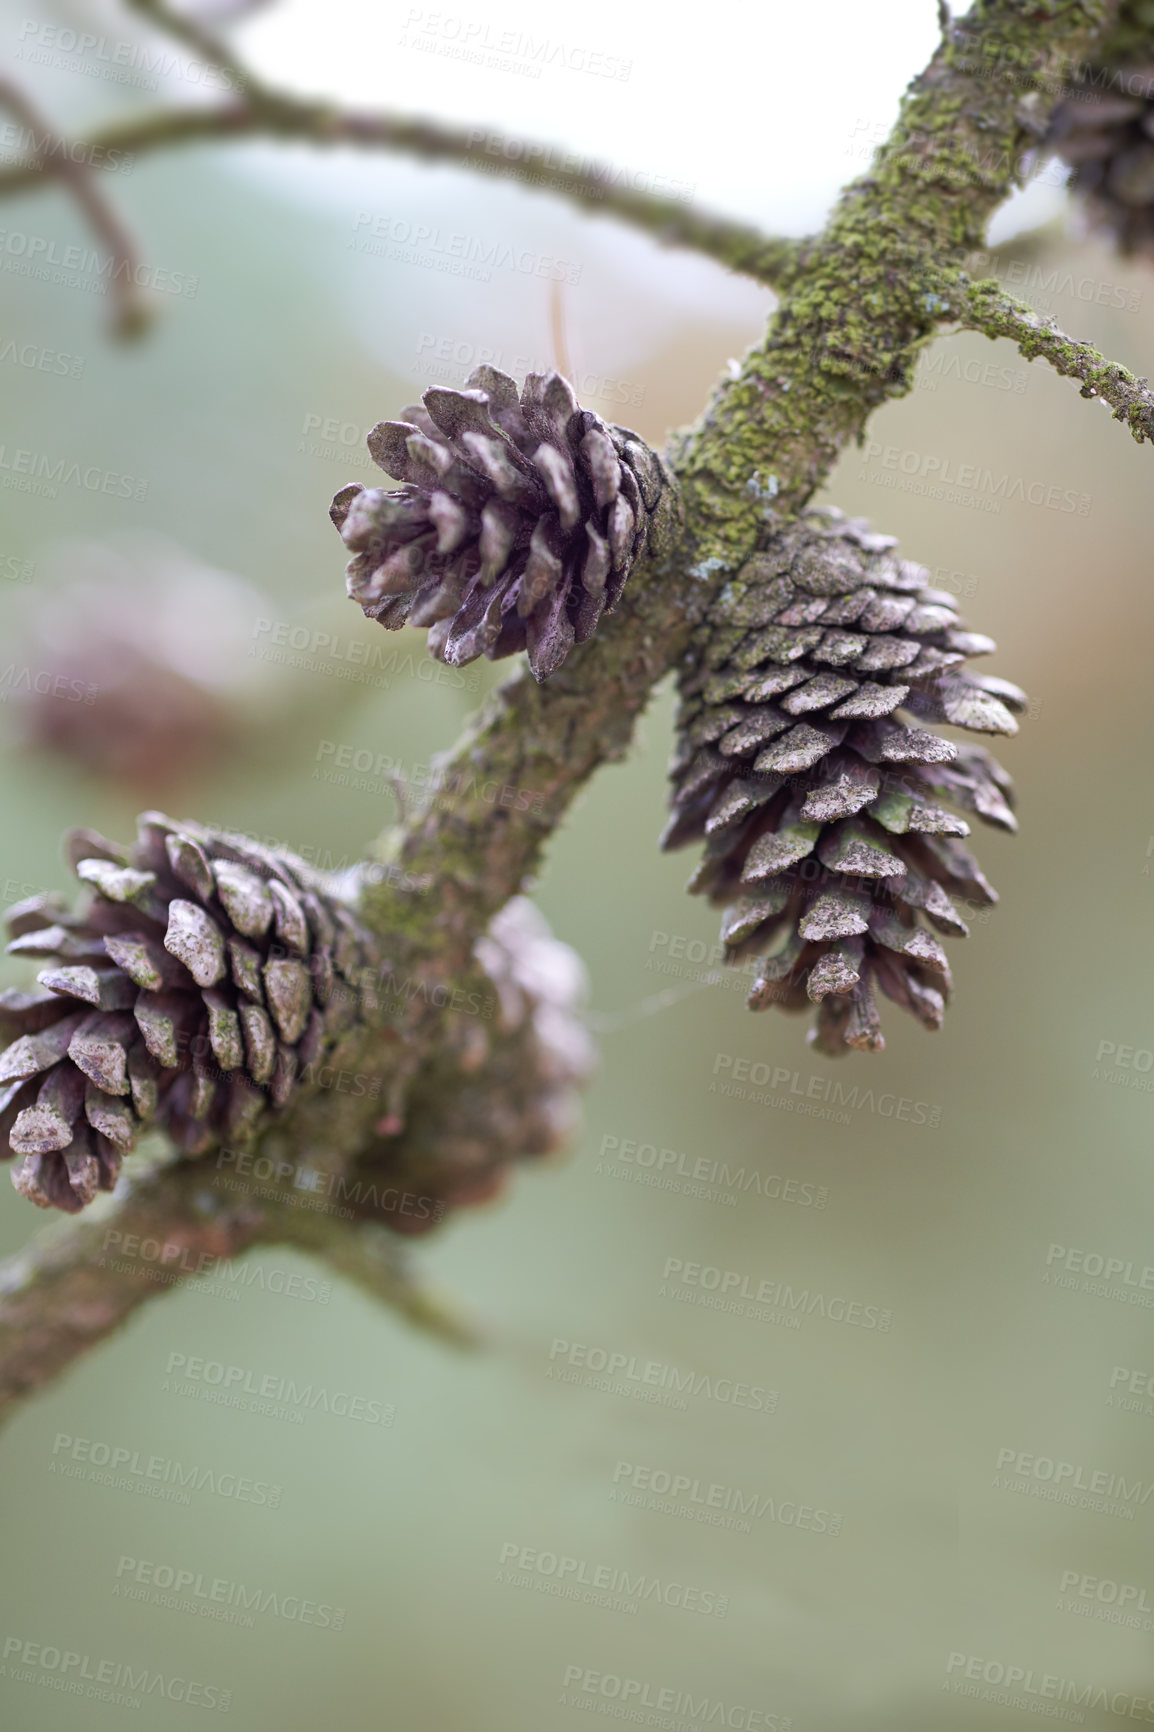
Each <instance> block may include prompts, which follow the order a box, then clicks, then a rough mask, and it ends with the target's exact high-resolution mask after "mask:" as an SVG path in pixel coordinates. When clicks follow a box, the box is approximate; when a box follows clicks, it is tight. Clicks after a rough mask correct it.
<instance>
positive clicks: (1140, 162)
mask: <svg viewBox="0 0 1154 1732" xmlns="http://www.w3.org/2000/svg"><path fill="white" fill-rule="evenodd" d="M1097 72H1098V74H1099V75H1100V76H1101V78H1102V83H1101V85H1100V86H1097V87H1096V88H1093V89H1088V90H1075V91H1074V92H1072V94H1071V95H1070V96H1068V97H1067V98H1066V100H1065V101H1064V102H1062V103H1060V104H1059V106H1058V108H1057V109H1056V110H1055V112H1054V117H1053V120H1052V121H1051V123H1050V134H1049V139H1048V144H1049V146H1050V148H1051V149H1053V150H1055V151H1056V152H1057V154H1058V155H1059V156H1060V157H1061V159H1062V161H1063V162H1066V163H1069V164H1070V166H1071V167H1072V169H1073V171H1074V172H1073V174H1072V175H1071V176H1070V190H1071V192H1073V193H1075V194H1078V195H1079V196H1080V197H1081V198H1082V199H1083V200H1084V203H1085V208H1086V212H1087V214H1088V216H1089V217H1090V220H1091V221H1092V222H1093V223H1094V225H1095V226H1096V227H1098V228H1101V229H1104V230H1106V232H1107V233H1109V234H1110V235H1112V236H1113V239H1114V243H1115V245H1116V246H1117V248H1118V250H1119V252H1120V253H1122V254H1123V255H1124V256H1130V255H1133V254H1138V255H1140V256H1142V257H1145V258H1154V66H1126V67H1121V66H1115V67H1110V68H1099V69H1097Z"/></svg>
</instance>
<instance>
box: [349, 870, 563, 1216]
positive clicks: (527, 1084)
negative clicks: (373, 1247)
mask: <svg viewBox="0 0 1154 1732" xmlns="http://www.w3.org/2000/svg"><path fill="white" fill-rule="evenodd" d="M476 954H477V960H478V962H479V963H480V964H481V965H482V967H483V968H484V971H485V977H484V984H485V985H486V986H487V987H491V988H495V989H496V1009H495V1014H494V1015H493V1016H492V1018H491V1019H489V1020H479V1019H478V1018H477V1017H475V1016H460V1017H457V1018H455V1019H454V1018H453V1017H448V1018H446V1023H445V1031H444V1040H443V1043H442V1045H441V1046H440V1047H439V1049H438V1052H437V1055H436V1059H435V1061H434V1063H433V1064H432V1065H431V1066H430V1067H427V1068H426V1069H425V1070H423V1071H422V1072H421V1073H420V1075H419V1076H418V1077H417V1079H416V1081H415V1084H414V1087H413V1091H412V1093H411V1095H410V1097H409V1100H408V1102H407V1104H406V1109H405V1126H404V1130H403V1132H402V1133H401V1135H400V1136H399V1137H393V1138H387V1139H386V1138H382V1139H381V1140H380V1141H378V1142H376V1143H374V1144H373V1145H372V1147H371V1148H370V1150H369V1152H368V1153H367V1154H366V1156H365V1157H364V1158H363V1159H362V1161H361V1162H360V1163H359V1164H358V1167H357V1174H356V1179H357V1182H356V1184H354V1185H353V1186H352V1187H351V1195H352V1197H353V1200H354V1202H356V1204H357V1207H358V1212H359V1213H360V1214H361V1215H363V1216H365V1217H366V1218H369V1219H375V1220H383V1221H384V1223H385V1225H387V1226H389V1227H391V1228H393V1230H394V1231H395V1232H398V1233H404V1234H409V1235H412V1234H418V1233H426V1232H428V1231H430V1229H431V1228H433V1227H435V1226H436V1225H437V1223H438V1222H439V1221H440V1220H441V1219H442V1218H443V1217H444V1215H445V1213H446V1212H447V1211H448V1210H449V1209H458V1208H464V1207H466V1206H468V1205H471V1204H474V1203H482V1202H487V1201H488V1200H489V1199H490V1198H492V1197H495V1196H496V1195H497V1194H498V1192H499V1191H501V1190H502V1189H503V1187H504V1186H505V1184H506V1182H507V1181H508V1179H509V1178H510V1176H511V1174H512V1172H513V1170H514V1166H515V1164H516V1163H517V1162H519V1161H523V1160H526V1159H533V1158H540V1157H541V1156H543V1155H547V1154H551V1153H552V1152H553V1151H554V1150H555V1149H557V1148H559V1147H560V1146H561V1144H562V1143H563V1142H564V1141H565V1139H566V1137H567V1136H568V1134H569V1132H570V1131H571V1129H572V1127H573V1122H574V1120H575V1118H576V1114H577V1098H578V1091H579V1089H580V1087H581V1085H582V1084H583V1083H585V1082H586V1081H587V1080H588V1077H589V1075H590V1073H591V1071H592V1068H593V1048H592V1043H591V1042H590V1039H589V1035H588V1033H587V1032H586V1029H585V1026H584V1024H583V1022H582V1020H581V1015H580V1005H581V1000H582V999H583V997H584V995H585V990H586V978H585V970H584V968H583V967H582V964H581V962H580V959H579V958H578V957H577V956H576V955H575V954H574V952H573V951H572V950H571V949H570V948H569V946H568V945H567V944H562V943H561V942H560V941H559V940H558V939H556V938H554V937H553V936H552V934H551V933H550V931H549V927H548V925H547V924H546V922H545V920H544V918H543V916H542V915H541V914H540V912H539V911H538V910H537V909H536V908H535V907H534V906H533V904H532V903H531V902H529V901H528V900H527V899H526V898H525V897H523V896H515V897H514V898H513V900H512V901H511V902H509V903H507V904H506V905H505V907H504V908H503V909H502V910H501V911H500V913H499V914H498V915H497V916H496V918H495V919H494V920H493V921H492V922H491V924H490V926H489V930H488V932H487V934H486V935H485V936H484V937H483V938H482V939H480V940H479V941H478V943H477V946H476Z"/></svg>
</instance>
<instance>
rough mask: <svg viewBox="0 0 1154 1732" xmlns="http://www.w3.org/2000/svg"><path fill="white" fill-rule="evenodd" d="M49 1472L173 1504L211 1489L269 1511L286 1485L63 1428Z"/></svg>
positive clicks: (54, 1444) (279, 1497)
mask: <svg viewBox="0 0 1154 1732" xmlns="http://www.w3.org/2000/svg"><path fill="white" fill-rule="evenodd" d="M85 1467H88V1468H89V1469H90V1470H91V1469H92V1468H97V1469H101V1468H107V1469H108V1470H109V1471H108V1472H107V1473H99V1472H97V1473H93V1472H91V1471H89V1472H88V1473H87V1474H86V1473H85V1472H84V1471H83V1469H84V1468H85ZM48 1471H49V1472H50V1473H60V1474H64V1475H65V1477H66V1478H69V1479H85V1478H87V1479H90V1480H92V1481H93V1482H94V1483H96V1484H100V1485H111V1486H113V1487H114V1488H115V1489H116V1490H117V1491H140V1492H143V1493H145V1494H146V1495H148V1496H155V1497H160V1498H162V1499H167V1501H169V1502H176V1503H188V1502H189V1501H190V1500H189V1492H190V1491H208V1492H211V1493H212V1494H213V1495H214V1496H215V1497H227V1498H231V1499H232V1500H233V1501H234V1502H235V1503H252V1504H261V1505H264V1506H265V1507H267V1508H268V1509H278V1508H279V1507H280V1501H281V1496H282V1493H283V1489H284V1488H283V1487H282V1486H279V1485H270V1484H269V1483H268V1481H267V1480H263V1479H255V1480H254V1479H249V1478H248V1476H247V1475H246V1474H236V1473H222V1472H221V1471H220V1469H219V1468H215V1467H199V1466H196V1465H195V1464H194V1465H193V1466H191V1467H190V1466H188V1465H186V1464H185V1463H184V1462H180V1461H174V1460H172V1459H171V1458H170V1457H168V1456H163V1455H150V1456H147V1457H146V1456H143V1455H141V1453H140V1451H139V1450H138V1449H132V1448H131V1447H130V1446H129V1445H128V1444H112V1443H104V1442H102V1441H101V1440H100V1439H93V1438H91V1437H71V1436H70V1435H69V1434H68V1433H67V1432H66V1431H58V1432H57V1433H56V1438H55V1441H54V1442H53V1445H52V1460H51V1461H50V1462H49V1464H48Z"/></svg>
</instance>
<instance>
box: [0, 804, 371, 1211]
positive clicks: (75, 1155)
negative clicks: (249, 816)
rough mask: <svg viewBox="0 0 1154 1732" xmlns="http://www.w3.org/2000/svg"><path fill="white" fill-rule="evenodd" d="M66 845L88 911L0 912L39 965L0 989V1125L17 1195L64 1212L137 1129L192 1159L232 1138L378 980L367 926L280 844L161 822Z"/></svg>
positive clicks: (364, 1008) (355, 1013)
mask: <svg viewBox="0 0 1154 1732" xmlns="http://www.w3.org/2000/svg"><path fill="white" fill-rule="evenodd" d="M67 847H68V854H69V858H70V860H71V862H72V865H73V867H74V869H75V871H76V873H77V876H78V877H79V878H80V879H82V880H83V882H84V883H86V884H87V885H89V886H90V894H89V896H88V898H87V899H86V901H85V904H84V906H83V907H82V908H81V909H80V910H79V911H78V912H77V913H75V914H73V913H70V912H69V910H68V908H67V905H66V904H65V901H64V899H63V897H60V896H56V895H40V896H34V897H31V898H29V899H28V900H27V901H25V902H22V903H19V904H17V906H16V907H15V908H13V909H11V910H10V911H9V913H8V916H7V923H8V928H9V931H10V932H11V934H12V936H13V942H12V944H11V945H10V946H9V949H10V951H11V952H13V953H14V954H16V955H17V956H22V957H31V958H35V959H36V960H37V962H40V963H43V964H46V966H42V967H41V969H40V971H39V973H38V975H37V985H36V987H35V988H34V989H33V990H32V991H31V992H21V991H15V990H9V991H6V992H2V993H0V1039H3V1040H4V1041H6V1042H8V1043H10V1044H8V1045H7V1047H6V1050H4V1051H3V1052H0V1133H2V1138H3V1143H4V1145H5V1148H4V1150H3V1154H4V1155H5V1156H10V1155H11V1154H16V1155H18V1156H20V1157H21V1158H20V1160H19V1161H18V1163H17V1165H16V1167H15V1169H14V1170H13V1175H12V1181H13V1184H14V1185H15V1186H16V1189H17V1190H18V1191H21V1192H23V1194H24V1195H25V1196H26V1197H30V1198H31V1199H32V1201H33V1202H35V1203H38V1204H40V1205H41V1207H43V1208H58V1209H65V1210H68V1211H69V1212H72V1213H75V1211H76V1210H78V1209H80V1208H82V1207H83V1206H84V1204H85V1203H89V1202H91V1201H92V1199H93V1197H94V1196H95V1195H96V1192H97V1190H111V1189H112V1187H113V1185H114V1184H115V1182H116V1177H117V1174H118V1172H119V1170H120V1164H121V1160H122V1158H123V1156H124V1155H125V1154H126V1153H128V1152H129V1151H130V1150H131V1149H132V1148H133V1146H134V1144H135V1142H136V1138H137V1136H138V1134H139V1133H140V1131H141V1130H143V1129H145V1128H146V1127H148V1126H150V1125H162V1126H164V1127H165V1129H166V1130H167V1131H168V1133H169V1135H170V1136H171V1137H172V1139H173V1141H174V1143H175V1144H176V1147H177V1148H178V1149H179V1150H180V1151H181V1152H182V1153H184V1154H188V1155H195V1154H199V1153H202V1152H203V1151H204V1150H205V1149H207V1148H209V1147H210V1146H212V1145H213V1143H214V1142H217V1141H219V1140H222V1139H223V1140H227V1141H230V1142H233V1143H236V1142H237V1141H243V1140H244V1138H245V1136H246V1135H247V1134H248V1132H249V1131H250V1130H251V1128H252V1127H253V1126H254V1124H255V1123H256V1121H257V1120H258V1119H259V1118H260V1117H261V1116H262V1115H263V1114H264V1113H265V1112H266V1111H267V1110H269V1109H270V1108H278V1107H281V1106H283V1105H284V1104H285V1102H286V1101H287V1099H288V1097H289V1095H290V1094H291V1092H292V1090H293V1088H294V1085H295V1084H296V1083H297V1079H298V1077H300V1075H301V1073H302V1072H303V1071H304V1070H305V1069H306V1067H307V1066H309V1065H310V1064H311V1063H312V1062H313V1061H315V1060H316V1059H318V1058H319V1057H320V1056H321V1055H322V1054H323V1053H327V1052H329V1051H330V1050H331V1049H332V1048H333V1046H334V1045H335V1043H336V1042H337V1041H338V1040H339V1038H340V1037H341V1035H342V1034H343V1033H345V1032H346V1031H347V1030H348V1029H350V1028H352V1027H353V1026H354V1025H355V1024H356V1023H358V1021H360V1020H369V1019H371V1017H372V1016H373V1014H374V1006H375V996H374V985H375V984H377V977H376V973H375V969H376V953H375V950H374V947H373V944H372V941H371V939H370V938H369V936H368V934H367V933H365V932H364V931H363V929H362V928H361V927H360V926H359V925H358V923H357V921H356V920H355V919H354V917H353V915H352V914H351V913H350V911H349V909H348V908H347V907H346V906H345V905H344V904H343V903H342V902H341V901H340V900H339V899H338V898H337V897H336V896H335V895H333V894H330V893H329V890H328V888H327V887H326V885H325V883H324V881H323V880H322V878H321V877H320V875H319V874H317V873H316V872H314V871H312V870H311V869H310V868H309V867H308V866H306V865H305V863H304V862H303V861H301V860H298V859H297V858H296V857H295V856H294V855H292V854H289V853H288V852H287V851H284V850H276V851H273V850H271V849H267V848H264V847H261V846H260V845H258V844H256V843H254V842H251V841H249V840H248V839H246V838H244V837H240V836H233V835H225V834H221V833H219V832H216V831H212V830H207V829H205V828H203V827H202V826H200V825H197V824H187V823H186V824H175V823H173V822H172V821H171V820H170V819H167V818H165V817H164V816H163V815H162V814H161V813H158V812H146V813H145V814H144V815H143V816H142V817H141V818H140V819H139V821H138V837H137V841H136V843H135V844H134V845H133V846H132V847H131V848H121V847H120V846H118V845H117V844H116V843H114V842H108V841H107V840H106V839H105V838H104V837H102V836H98V835H96V834H95V833H94V832H93V831H89V830H76V831H73V832H72V834H71V835H70V837H69V838H68V842H67ZM305 1080H307V1078H306V1079H305Z"/></svg>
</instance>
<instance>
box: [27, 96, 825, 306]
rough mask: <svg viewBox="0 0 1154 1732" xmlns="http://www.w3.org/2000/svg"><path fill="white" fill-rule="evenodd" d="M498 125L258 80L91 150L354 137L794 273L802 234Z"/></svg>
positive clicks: (112, 133)
mask: <svg viewBox="0 0 1154 1732" xmlns="http://www.w3.org/2000/svg"><path fill="white" fill-rule="evenodd" d="M493 136H494V135H492V134H491V133H489V132H487V131H486V130H485V129H484V128H481V127H470V128H465V127H448V126H441V125H439V124H438V123H437V122H436V121H433V120H426V119H424V118H422V117H421V116H419V115H415V116H414V115H402V114H388V113H376V114H374V113H369V112H365V111H359V110H355V109H341V108H337V107H335V106H334V105H332V104H331V103H327V102H323V101H317V100H316V99H314V98H304V97H297V96H292V95H288V94H284V93H281V92H274V91H269V90H267V89H264V88H263V87H261V88H259V89H257V88H255V87H253V86H252V85H250V87H249V90H248V93H247V95H245V96H241V97H238V98H235V99H230V100H229V101H227V102H224V103H219V104H215V105H212V106H205V107H203V108H165V109H157V110H155V111H154V112H153V113H151V114H143V115H136V116H133V117H132V118H131V119H127V120H123V121H120V122H119V123H116V124H114V125H112V126H109V127H105V128H103V129H102V130H101V131H100V132H98V133H96V134H94V135H93V137H92V139H90V140H89V141H88V143H87V147H86V148H87V149H88V151H89V152H98V153H99V152H104V151H110V150H117V151H129V152H131V153H132V154H133V155H134V156H136V155H143V154H145V153H147V152H148V151H153V150H164V149H169V148H171V147H173V146H174V145H181V144H192V143H197V142H204V141H206V140H210V139H219V140H229V139H238V138H258V137H275V138H296V139H306V140H309V141H311V142H312V143H314V144H318V145H353V146H357V147H359V148H363V149H382V150H393V151H398V152H399V153H400V154H402V155H404V156H415V157H417V158H419V159H420V160H421V161H423V162H435V163H445V164H456V165H458V166H460V167H464V168H472V169H476V170H478V171H480V172H481V173H484V174H491V175H493V176H494V177H495V178H499V179H505V180H512V181H515V182H517V183H518V184H519V185H521V186H525V187H528V188H531V189H533V190H536V191H539V192H546V193H555V194H556V195H557V196H558V197H559V198H564V199H567V200H568V201H569V203H571V204H575V205H577V206H578V207H579V208H580V209H582V210H587V211H592V212H595V213H598V214H601V215H604V216H612V217H617V218H618V219H619V220H621V221H622V222H627V223H630V224H631V225H632V226H633V227H634V228H639V229H642V230H644V231H645V232H646V233H647V234H651V235H653V236H654V237H655V238H656V239H657V240H659V241H661V242H663V243H664V244H665V245H667V246H676V247H686V248H688V249H689V250H691V251H693V252H698V253H704V254H705V255H706V257H707V258H711V259H714V260H716V262H717V263H718V264H722V265H725V266H727V267H728V268H729V269H730V270H733V271H738V272H740V273H741V274H742V275H743V276H748V277H753V278H755V279H756V280H757V281H758V282H762V283H764V284H766V286H767V287H770V288H773V287H779V286H780V285H781V284H782V283H783V282H784V281H785V280H786V278H787V276H788V274H789V272H790V270H791V269H792V267H793V265H794V263H795V261H796V258H797V254H798V250H799V247H800V244H801V243H800V242H798V241H795V240H788V239H783V238H780V237H776V238H775V237H771V236H768V235H765V234H763V233H762V232H761V231H760V230H759V229H757V228H755V227H753V226H752V225H749V224H746V223H739V222H734V221H733V220H732V219H731V218H729V217H724V216H719V215H717V214H715V213H714V212H712V211H708V210H702V209H701V208H700V207H699V206H697V205H693V204H689V203H686V202H685V201H683V200H681V199H677V198H665V197H661V196H659V195H657V194H654V193H649V192H641V191H638V190H637V189H636V188H634V187H631V186H629V185H628V184H627V183H626V182H625V181H624V180H623V179H622V178H621V175H620V174H619V172H618V171H615V170H614V169H612V168H607V167H604V166H602V165H597V164H593V165H591V166H588V167H585V166H578V167H576V168H574V167H571V166H569V163H568V162H567V160H566V157H567V154H568V153H566V152H565V151H562V150H560V149H558V148H556V147H554V146H552V145H546V144H534V143H532V142H531V141H522V140H516V141H514V140H501V143H502V144H508V145H513V144H516V147H517V154H516V155H515V156H513V157H510V156H508V155H506V154H505V153H504V152H503V151H502V150H497V151H490V150H489V149H488V148H487V142H488V141H490V140H491V139H492V137H493ZM41 172H42V168H41V165H40V164H38V163H29V164H27V165H24V164H22V165H20V166H18V167H15V168H9V169H6V170H4V171H3V172H0V197H2V196H3V195H4V194H6V193H16V192H24V191H27V190H28V188H29V187H31V186H34V185H35V184H36V182H37V180H38V179H39V177H40V174H41Z"/></svg>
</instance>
